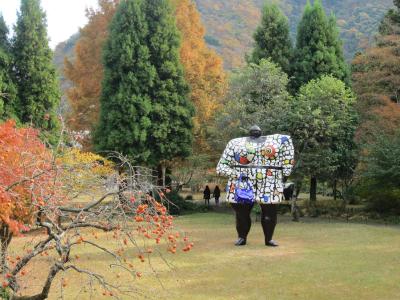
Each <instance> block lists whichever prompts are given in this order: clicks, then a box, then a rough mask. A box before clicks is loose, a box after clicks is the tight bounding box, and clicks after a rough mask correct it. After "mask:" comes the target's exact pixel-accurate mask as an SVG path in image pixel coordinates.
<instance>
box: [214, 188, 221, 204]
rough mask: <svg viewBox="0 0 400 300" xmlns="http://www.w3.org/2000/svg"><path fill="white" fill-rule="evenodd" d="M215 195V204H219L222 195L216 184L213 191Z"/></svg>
mask: <svg viewBox="0 0 400 300" xmlns="http://www.w3.org/2000/svg"><path fill="white" fill-rule="evenodd" d="M213 197H214V199H215V206H219V197H221V191H220V189H219V186H218V185H217V186H215V189H214V192H213Z"/></svg>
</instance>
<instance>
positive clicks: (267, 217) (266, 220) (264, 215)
mask: <svg viewBox="0 0 400 300" xmlns="http://www.w3.org/2000/svg"><path fill="white" fill-rule="evenodd" d="M231 205H232V208H233V209H234V211H235V214H236V231H237V233H238V236H239V237H240V238H243V239H246V238H247V235H248V234H249V231H250V228H251V218H250V213H251V210H252V209H253V206H254V203H252V204H242V203H240V204H239V203H231ZM260 207H261V226H262V229H263V231H264V237H265V242H266V243H267V242H269V241H270V240H272V237H273V235H274V231H275V226H276V223H277V220H278V206H277V205H276V204H260Z"/></svg>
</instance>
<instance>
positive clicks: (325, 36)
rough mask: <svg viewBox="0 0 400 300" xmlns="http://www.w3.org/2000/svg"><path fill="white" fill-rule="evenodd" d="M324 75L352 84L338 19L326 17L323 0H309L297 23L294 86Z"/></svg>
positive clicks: (298, 86) (294, 87)
mask: <svg viewBox="0 0 400 300" xmlns="http://www.w3.org/2000/svg"><path fill="white" fill-rule="evenodd" d="M322 75H332V76H334V77H336V78H338V79H340V80H343V81H345V82H346V83H349V68H348V66H347V64H346V62H345V61H344V56H343V50H342V43H341V41H340V39H339V34H338V30H337V27H336V22H334V19H333V18H331V19H330V20H329V18H328V17H327V16H326V14H325V11H324V9H323V7H322V4H321V1H320V0H315V2H314V5H311V4H310V2H309V1H307V4H306V6H305V9H304V13H303V17H302V19H301V21H300V23H299V26H298V33H297V43H296V49H295V57H294V64H293V76H294V78H293V80H292V83H291V85H292V88H293V90H294V91H297V90H298V89H299V88H300V86H302V85H304V84H306V83H308V82H309V81H310V80H312V79H317V78H319V77H321V76H322Z"/></svg>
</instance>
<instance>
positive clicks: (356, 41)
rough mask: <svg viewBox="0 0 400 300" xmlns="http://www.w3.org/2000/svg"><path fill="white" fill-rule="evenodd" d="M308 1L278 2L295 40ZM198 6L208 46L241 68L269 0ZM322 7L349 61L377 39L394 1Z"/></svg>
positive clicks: (211, 1)
mask: <svg viewBox="0 0 400 300" xmlns="http://www.w3.org/2000/svg"><path fill="white" fill-rule="evenodd" d="M268 1H270V0H268ZM306 1H307V0H278V1H276V2H278V3H280V7H281V8H282V10H283V11H284V12H285V14H286V16H288V18H289V23H290V29H291V35H292V38H293V40H294V38H295V34H296V24H297V23H298V21H299V19H300V17H301V14H302V11H303V7H304V5H305V3H306ZM196 3H197V6H198V9H199V10H200V12H201V15H202V18H203V22H204V24H205V26H206V28H207V42H208V43H209V44H211V45H213V46H214V47H215V48H216V49H217V50H218V52H219V53H221V54H222V56H223V58H224V60H225V66H226V67H227V68H231V67H234V66H237V65H240V63H241V62H242V61H243V56H244V53H246V52H248V50H249V48H250V46H251V44H252V34H250V33H251V32H253V31H254V29H255V27H256V26H257V24H258V23H259V19H260V8H261V7H262V5H263V4H264V3H265V0H248V1H243V0H196ZM322 3H323V5H324V7H325V8H326V10H327V12H328V13H330V12H331V11H332V12H333V13H334V14H335V15H336V18H337V22H338V25H339V28H340V31H341V37H342V38H343V40H344V49H345V55H346V58H347V59H351V58H352V57H353V55H354V54H355V53H356V52H357V51H359V50H361V49H364V48H365V47H366V46H367V45H368V43H369V42H370V41H371V40H372V39H373V35H374V33H375V32H376V30H377V27H378V24H379V22H380V20H381V19H382V17H383V15H384V14H385V12H386V11H387V9H388V8H389V7H390V6H391V5H392V0H380V1H376V0H323V1H322Z"/></svg>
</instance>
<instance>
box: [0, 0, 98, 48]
mask: <svg viewBox="0 0 400 300" xmlns="http://www.w3.org/2000/svg"><path fill="white" fill-rule="evenodd" d="M41 5H42V9H44V11H45V12H46V14H47V32H48V35H49V38H50V47H51V48H53V49H54V48H55V46H56V45H57V44H58V43H60V42H63V41H65V40H66V39H68V38H69V37H70V36H71V35H73V34H74V33H76V32H77V31H78V29H79V28H80V27H82V26H84V25H85V24H86V23H87V19H86V16H85V9H86V8H87V7H97V0H41ZM19 6H20V0H0V12H1V14H3V17H4V19H5V21H6V23H7V26H8V28H9V30H10V31H12V28H13V25H14V24H15V22H16V18H17V10H19Z"/></svg>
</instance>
